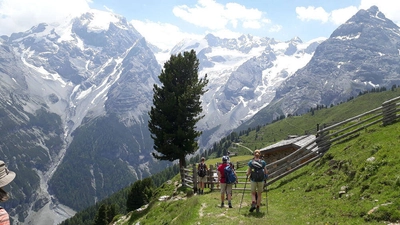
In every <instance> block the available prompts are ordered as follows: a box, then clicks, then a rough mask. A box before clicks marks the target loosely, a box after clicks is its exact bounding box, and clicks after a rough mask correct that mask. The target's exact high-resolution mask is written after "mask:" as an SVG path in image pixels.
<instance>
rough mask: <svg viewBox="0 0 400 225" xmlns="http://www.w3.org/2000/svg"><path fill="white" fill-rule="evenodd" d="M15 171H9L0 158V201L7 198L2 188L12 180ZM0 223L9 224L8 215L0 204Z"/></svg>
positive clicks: (0, 224) (2, 224) (1, 224)
mask: <svg viewBox="0 0 400 225" xmlns="http://www.w3.org/2000/svg"><path fill="white" fill-rule="evenodd" d="M14 178H15V173H14V172H12V171H9V170H8V169H7V167H6V164H5V163H4V162H3V161H2V160H0V202H5V201H7V200H8V199H9V196H8V193H7V192H6V191H5V190H3V187H4V186H6V185H7V184H9V183H10V182H11V181H13V180H14ZM0 225H10V216H9V215H8V213H7V211H6V210H5V209H4V208H3V207H1V206H0Z"/></svg>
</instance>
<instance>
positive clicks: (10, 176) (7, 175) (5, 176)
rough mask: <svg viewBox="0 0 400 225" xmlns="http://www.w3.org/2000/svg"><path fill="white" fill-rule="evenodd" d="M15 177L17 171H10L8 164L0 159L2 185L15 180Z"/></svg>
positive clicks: (0, 181) (0, 184)
mask: <svg viewBox="0 0 400 225" xmlns="http://www.w3.org/2000/svg"><path fill="white" fill-rule="evenodd" d="M14 178H15V173H14V172H13V171H9V170H8V169H7V167H6V164H5V163H4V162H3V161H2V160H0V187H4V186H6V185H7V184H9V183H10V182H11V181H13V180H14Z"/></svg>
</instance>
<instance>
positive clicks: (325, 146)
mask: <svg viewBox="0 0 400 225" xmlns="http://www.w3.org/2000/svg"><path fill="white" fill-rule="evenodd" d="M317 126H318V127H319V125H317ZM323 128H325V124H324V125H323ZM327 135H328V131H323V132H319V130H318V134H317V139H316V141H315V143H316V144H317V146H318V152H320V153H325V152H326V151H328V150H329V148H330V147H331V143H330V140H329V138H328V137H326V136H327Z"/></svg>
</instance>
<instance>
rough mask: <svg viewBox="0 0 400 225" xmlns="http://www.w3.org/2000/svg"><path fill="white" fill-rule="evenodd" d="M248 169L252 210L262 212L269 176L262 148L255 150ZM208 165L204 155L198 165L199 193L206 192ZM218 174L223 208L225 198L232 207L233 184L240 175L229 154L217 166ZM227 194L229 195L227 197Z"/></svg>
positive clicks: (247, 175) (247, 178) (247, 176)
mask: <svg viewBox="0 0 400 225" xmlns="http://www.w3.org/2000/svg"><path fill="white" fill-rule="evenodd" d="M247 165H248V169H247V171H246V182H247V181H248V180H250V181H251V188H250V190H251V207H250V209H249V211H250V212H254V210H256V212H260V205H261V199H262V197H261V196H262V192H263V190H264V184H265V181H266V179H267V178H268V170H267V168H266V166H267V163H266V162H265V161H264V160H263V158H262V156H261V152H260V150H255V151H254V157H253V159H251V160H250V161H249V162H248V163H247ZM207 171H209V170H208V167H207V165H206V164H205V158H204V157H202V158H201V160H200V163H199V164H198V166H197V174H198V176H199V187H198V194H200V195H202V194H204V186H205V183H206V182H207V176H206V174H207ZM217 176H218V181H219V185H220V187H221V208H222V207H224V205H225V200H228V206H229V208H232V202H231V199H232V186H233V185H234V184H236V183H237V182H238V177H237V174H236V171H235V169H234V165H233V164H232V163H231V162H230V160H229V157H228V156H223V157H222V163H221V164H220V165H219V166H218V168H217ZM225 194H226V195H227V196H226V197H227V198H225Z"/></svg>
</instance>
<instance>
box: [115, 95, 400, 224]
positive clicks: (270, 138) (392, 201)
mask: <svg viewBox="0 0 400 225" xmlns="http://www.w3.org/2000/svg"><path fill="white" fill-rule="evenodd" d="M399 92H400V91H399V89H397V91H394V92H393V91H387V92H382V93H371V94H367V95H363V96H360V97H359V98H356V99H354V100H351V101H349V102H347V103H344V104H341V105H338V106H335V107H332V108H329V109H323V110H318V111H316V112H315V114H314V115H313V116H312V115H311V114H307V115H303V116H299V117H290V118H286V119H284V120H281V121H278V122H275V123H273V124H270V125H268V126H265V127H262V128H261V129H260V130H259V131H258V132H255V131H252V132H251V133H250V134H249V135H247V136H243V137H241V138H240V139H241V143H242V144H243V145H245V146H248V147H250V148H251V149H255V148H260V147H264V146H267V145H269V144H271V143H274V142H276V141H279V140H281V139H284V138H286V136H287V135H291V134H304V132H305V131H310V130H313V129H314V127H315V126H316V124H317V123H319V124H323V123H332V122H339V121H341V120H344V119H346V118H349V117H353V116H355V115H358V114H361V113H363V112H366V111H368V110H371V109H373V108H376V107H379V106H380V105H381V103H382V102H384V101H385V100H388V99H390V98H393V97H396V96H398V95H399ZM399 146H400V122H397V123H395V124H393V125H389V126H386V127H383V126H381V125H380V124H378V125H374V126H371V127H368V128H366V129H365V130H363V131H361V132H360V135H359V136H358V137H356V138H353V139H350V140H347V141H346V142H343V143H340V144H337V145H334V146H332V147H331V149H330V150H329V151H328V152H327V153H326V154H325V155H324V156H323V157H322V158H321V159H319V160H317V161H315V162H313V163H311V164H309V165H308V166H305V167H303V168H301V169H299V170H297V171H296V172H294V173H292V174H290V175H288V176H286V177H284V178H282V179H281V180H279V181H277V182H275V183H274V184H272V185H271V186H269V187H268V193H267V195H268V198H267V199H266V198H265V197H266V196H265V192H264V193H263V205H262V208H261V213H249V211H248V209H249V204H250V201H251V198H250V193H249V192H244V195H243V192H242V191H234V193H233V200H232V204H233V207H234V208H232V209H230V208H228V207H224V208H220V207H219V204H220V194H219V192H218V191H214V192H210V191H209V189H207V190H206V194H205V195H200V196H197V195H194V196H191V197H186V196H187V195H189V196H190V195H191V192H192V191H191V190H190V189H188V188H182V187H179V182H178V177H175V178H174V179H173V180H171V182H167V183H165V184H164V185H162V186H161V187H159V188H158V189H157V193H156V196H157V198H155V200H154V201H153V202H152V203H151V204H150V205H149V207H148V208H147V209H145V210H143V211H140V212H136V211H135V212H130V213H129V214H127V215H125V216H119V217H117V219H118V220H117V222H116V224H124V225H127V224H138V223H140V224H229V223H235V224H244V225H246V224H388V222H389V221H390V222H392V223H393V222H399V221H400V200H399V199H400V198H399V197H400V191H399V190H400V172H399V171H400V170H399V169H400V163H399V162H400V160H399V159H400V147H399ZM232 148H233V147H232ZM246 157H251V156H239V157H238V158H237V159H238V160H239V158H240V160H243V158H246ZM216 161H218V159H214V160H208V161H207V164H214V163H215V162H216ZM232 161H235V158H234V157H232ZM341 192H342V193H341ZM163 195H167V196H170V197H171V198H170V199H169V200H167V201H160V200H158V198H159V197H160V196H163ZM242 197H243V202H242V201H241V200H242ZM240 205H241V206H242V208H241V210H240V211H239V207H240Z"/></svg>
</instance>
